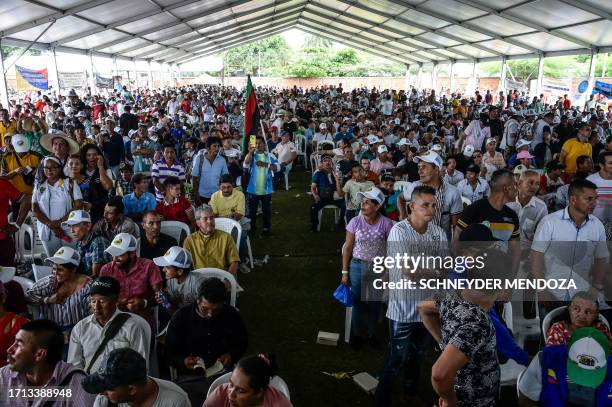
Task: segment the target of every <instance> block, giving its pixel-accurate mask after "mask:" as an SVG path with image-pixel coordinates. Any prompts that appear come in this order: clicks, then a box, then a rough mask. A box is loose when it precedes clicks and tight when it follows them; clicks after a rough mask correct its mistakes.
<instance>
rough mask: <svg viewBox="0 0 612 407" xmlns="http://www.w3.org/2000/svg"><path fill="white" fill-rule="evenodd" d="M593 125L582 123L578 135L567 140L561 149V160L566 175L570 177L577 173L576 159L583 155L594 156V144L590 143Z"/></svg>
mask: <svg viewBox="0 0 612 407" xmlns="http://www.w3.org/2000/svg"><path fill="white" fill-rule="evenodd" d="M590 135H591V126H589V125H588V124H587V123H583V124H581V125H580V129H579V130H578V137H576V138H572V139H569V140H567V141H566V142H565V143H564V144H563V147H562V149H561V154H560V155H559V162H560V163H561V164H563V165H564V166H565V176H566V177H570V176H572V175H574V173H576V169H577V168H576V159H577V158H578V157H580V156H581V155H586V156H589V157H592V155H593V146H592V145H591V143H589V136H590Z"/></svg>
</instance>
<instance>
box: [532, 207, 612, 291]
mask: <svg viewBox="0 0 612 407" xmlns="http://www.w3.org/2000/svg"><path fill="white" fill-rule="evenodd" d="M578 242H581V243H578ZM531 249H532V250H534V251H536V252H540V253H544V263H545V267H546V268H545V274H544V275H545V277H546V279H570V278H571V279H573V280H574V283H575V285H576V290H573V289H572V290H571V291H570V290H569V289H568V290H560V289H557V290H550V291H551V292H552V293H553V295H554V296H555V297H556V298H557V299H558V300H562V301H570V300H571V298H572V296H573V295H574V294H575V293H576V292H577V291H588V290H589V288H590V281H591V280H590V278H591V275H590V274H591V267H592V266H593V262H594V259H606V258H608V248H607V246H606V233H605V230H604V226H603V224H602V223H601V221H600V220H599V219H597V218H596V217H595V216H592V215H590V216H588V217H587V219H585V221H584V222H583V223H582V225H580V227H576V225H575V224H574V221H573V220H572V219H571V218H570V216H569V211H568V208H565V209H561V210H558V211H557V212H553V213H551V214H550V215H546V216H545V217H544V218H543V219H542V220H541V221H540V224H539V225H538V227H537V229H536V233H535V236H534V238H533V243H532V245H531Z"/></svg>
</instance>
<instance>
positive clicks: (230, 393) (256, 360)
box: [203, 353, 292, 407]
mask: <svg viewBox="0 0 612 407" xmlns="http://www.w3.org/2000/svg"><path fill="white" fill-rule="evenodd" d="M277 370H278V367H277V365H276V359H275V357H274V355H270V354H263V353H260V354H259V355H252V356H247V357H244V358H242V359H240V360H239V361H238V364H237V365H236V367H235V368H234V371H233V372H232V376H231V377H230V381H229V383H224V384H222V385H221V386H219V387H217V388H216V389H215V390H214V391H213V392H212V393H211V395H210V396H208V398H207V399H206V401H205V402H204V406H203V407H230V406H232V407H291V406H292V404H291V402H290V401H289V399H288V398H287V396H286V395H285V394H283V393H282V392H281V391H280V390H278V389H277V388H275V387H273V386H272V385H271V384H270V380H271V379H272V378H273V377H274V376H276V372H277Z"/></svg>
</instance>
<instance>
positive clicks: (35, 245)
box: [19, 222, 47, 263]
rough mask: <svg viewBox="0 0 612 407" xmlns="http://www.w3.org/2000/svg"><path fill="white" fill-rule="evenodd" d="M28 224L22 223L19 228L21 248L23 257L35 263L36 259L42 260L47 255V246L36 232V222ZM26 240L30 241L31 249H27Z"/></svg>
mask: <svg viewBox="0 0 612 407" xmlns="http://www.w3.org/2000/svg"><path fill="white" fill-rule="evenodd" d="M32 223H33V224H32V225H31V226H30V225H26V224H25V223H24V224H23V225H21V228H20V229H19V240H20V243H19V248H20V250H21V255H20V256H21V258H23V259H30V261H31V262H32V263H34V260H35V259H40V260H42V259H43V258H45V257H47V254H46V253H45V247H44V246H43V244H42V241H41V240H40V239H39V237H38V233H37V232H36V224H35V222H32ZM26 242H29V246H30V248H29V249H26Z"/></svg>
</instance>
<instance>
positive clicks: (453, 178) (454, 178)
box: [444, 170, 465, 186]
mask: <svg viewBox="0 0 612 407" xmlns="http://www.w3.org/2000/svg"><path fill="white" fill-rule="evenodd" d="M464 178H465V175H463V173H462V172H461V171H459V170H455V171H453V175H449V174H448V172H446V173H445V174H444V181H446V182H448V183H449V184H451V185H454V186H457V184H458V183H459V182H461V180H463V179H464Z"/></svg>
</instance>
